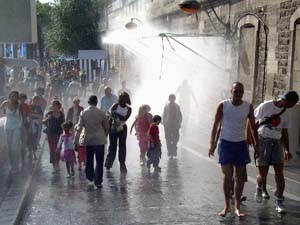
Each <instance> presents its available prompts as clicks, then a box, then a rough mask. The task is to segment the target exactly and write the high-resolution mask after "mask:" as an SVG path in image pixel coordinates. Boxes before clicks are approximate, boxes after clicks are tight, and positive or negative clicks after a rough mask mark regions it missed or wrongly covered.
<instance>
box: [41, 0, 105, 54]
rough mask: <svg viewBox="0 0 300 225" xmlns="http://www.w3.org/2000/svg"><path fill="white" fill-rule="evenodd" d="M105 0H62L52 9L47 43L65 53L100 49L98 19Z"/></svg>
mask: <svg viewBox="0 0 300 225" xmlns="http://www.w3.org/2000/svg"><path fill="white" fill-rule="evenodd" d="M102 6H103V0H60V1H58V2H57V4H56V5H55V6H54V7H53V10H52V11H51V19H52V21H51V26H50V29H49V32H47V34H46V45H47V46H48V47H50V48H53V49H54V50H56V51H57V52H59V53H62V54H65V55H76V54H77V52H78V50H79V49H99V45H98V19H99V10H100V7H102Z"/></svg>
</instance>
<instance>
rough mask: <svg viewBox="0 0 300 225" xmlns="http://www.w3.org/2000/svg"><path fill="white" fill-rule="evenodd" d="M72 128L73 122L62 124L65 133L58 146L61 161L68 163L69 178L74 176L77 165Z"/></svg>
mask: <svg viewBox="0 0 300 225" xmlns="http://www.w3.org/2000/svg"><path fill="white" fill-rule="evenodd" d="M72 127H73V123H72V122H71V121H67V122H64V123H63V124H62V129H63V130H64V133H63V134H62V135H61V136H60V138H59V141H58V144H57V151H61V154H60V155H61V160H62V161H65V162H66V166H67V171H68V178H70V177H73V176H74V174H75V173H74V164H76V157H75V146H74V134H73V133H71V132H70V130H71V129H72Z"/></svg>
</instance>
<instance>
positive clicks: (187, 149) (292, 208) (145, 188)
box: [21, 135, 300, 225]
mask: <svg viewBox="0 0 300 225" xmlns="http://www.w3.org/2000/svg"><path fill="white" fill-rule="evenodd" d="M161 137H163V136H161ZM162 151H163V155H162V160H161V164H160V166H161V167H162V172H161V173H155V172H153V169H151V171H150V172H149V170H148V169H147V168H145V167H141V166H140V165H139V151H138V145H137V142H136V139H135V137H134V136H130V135H129V138H128V156H127V168H128V173H127V175H126V176H124V175H120V172H119V163H118V162H115V164H114V167H113V169H112V170H111V172H107V171H105V170H104V182H103V189H101V190H97V189H94V188H92V187H90V186H88V184H87V182H86V180H85V174H84V173H83V172H80V173H79V172H78V171H76V172H77V173H76V176H75V178H74V179H68V178H67V173H66V169H65V167H64V165H63V163H61V173H60V174H59V175H53V174H52V167H51V165H50V164H49V154H48V151H47V149H46V151H44V154H43V158H42V167H41V171H40V173H39V176H38V177H37V181H36V186H35V188H34V190H32V191H34V192H35V194H34V196H33V198H32V200H31V201H30V202H29V204H28V207H27V210H26V211H25V214H24V217H23V221H22V223H21V224H22V225H41V224H43V225H47V224H51V225H53V224H57V225H69V224H70V225H76V224H84V225H85V224H88V225H93V224H95V225H96V224H97V225H99V224H103V225H110V224H114V225H115V224H116V225H117V224H124V225H125V224H147V225H148V224H168V225H169V224H191V225H192V224H203V225H210V224H211V225H216V224H228V225H229V224H230V225H232V224H247V225H249V224H260V225H285V224H286V225H299V224H300V182H299V180H298V181H297V180H296V179H295V177H292V178H291V179H290V180H288V181H287V192H286V201H285V205H286V206H287V210H288V213H287V214H286V215H283V216H279V215H277V213H276V212H275V207H274V197H273V195H271V199H270V200H266V201H264V202H263V203H261V204H257V203H256V202H255V201H254V199H253V196H254V191H255V179H254V178H255V174H256V169H255V168H254V167H253V166H248V172H249V182H248V183H246V186H245V191H244V195H246V196H247V197H248V200H247V201H246V202H245V203H244V204H243V206H242V209H243V210H244V211H245V212H246V213H247V216H246V217H245V218H242V219H238V218H236V217H235V216H234V215H233V214H229V215H228V216H227V217H226V218H220V217H219V216H217V213H218V212H219V211H220V210H221V209H222V208H223V201H224V200H223V193H222V186H221V171H220V168H219V166H218V164H217V162H216V159H217V157H214V158H213V159H210V158H207V157H206V152H207V149H206V148H205V147H204V146H203V147H201V146H197V145H194V146H193V145H192V144H190V145H186V144H183V145H181V147H180V149H179V151H178V153H179V155H178V159H177V160H168V159H167V155H166V149H165V145H164V144H163V148H162ZM297 182H298V183H297ZM269 184H270V186H269V187H268V188H269V190H270V191H269V192H270V194H271V193H272V191H273V190H274V179H273V176H270V178H269Z"/></svg>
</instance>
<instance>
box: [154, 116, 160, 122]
mask: <svg viewBox="0 0 300 225" xmlns="http://www.w3.org/2000/svg"><path fill="white" fill-rule="evenodd" d="M160 121H161V116H159V115H155V116H153V122H154V123H156V122H160Z"/></svg>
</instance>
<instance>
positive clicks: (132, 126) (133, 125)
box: [130, 119, 136, 134]
mask: <svg viewBox="0 0 300 225" xmlns="http://www.w3.org/2000/svg"><path fill="white" fill-rule="evenodd" d="M135 124H136V119H135V120H134V122H133V124H132V125H131V127H130V134H131V133H132V130H133V128H134V127H135Z"/></svg>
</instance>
